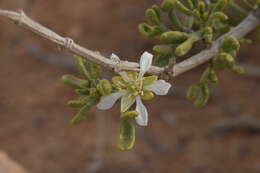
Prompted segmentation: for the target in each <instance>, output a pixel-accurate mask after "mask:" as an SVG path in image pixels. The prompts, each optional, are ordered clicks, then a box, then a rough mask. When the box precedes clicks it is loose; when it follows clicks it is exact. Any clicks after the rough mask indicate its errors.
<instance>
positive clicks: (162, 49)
mask: <svg viewBox="0 0 260 173" xmlns="http://www.w3.org/2000/svg"><path fill="white" fill-rule="evenodd" d="M175 47H176V45H173V44H172V45H171V44H161V45H155V46H154V47H153V51H154V52H156V53H158V54H164V55H165V54H171V53H172V52H173V49H174V48H175Z"/></svg>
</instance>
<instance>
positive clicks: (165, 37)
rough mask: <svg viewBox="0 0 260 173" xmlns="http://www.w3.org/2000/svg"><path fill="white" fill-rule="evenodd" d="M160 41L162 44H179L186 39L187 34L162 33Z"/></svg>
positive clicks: (176, 32) (175, 32) (177, 32)
mask: <svg viewBox="0 0 260 173" xmlns="http://www.w3.org/2000/svg"><path fill="white" fill-rule="evenodd" d="M160 39H161V42H163V43H168V44H169V43H172V44H180V43H183V42H184V41H185V40H187V39H188V34H187V33H185V32H179V31H168V32H165V33H163V34H162V35H161V38H160Z"/></svg>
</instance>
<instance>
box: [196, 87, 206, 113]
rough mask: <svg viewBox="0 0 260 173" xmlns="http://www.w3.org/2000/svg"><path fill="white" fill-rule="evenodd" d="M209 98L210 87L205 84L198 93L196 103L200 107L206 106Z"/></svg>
mask: <svg viewBox="0 0 260 173" xmlns="http://www.w3.org/2000/svg"><path fill="white" fill-rule="evenodd" d="M208 100H209V88H208V86H207V85H203V86H202V87H201V92H200V94H199V95H198V97H197V98H196V100H195V102H194V105H195V106H196V107H198V108H201V107H203V106H205V104H206V103H207V102H208Z"/></svg>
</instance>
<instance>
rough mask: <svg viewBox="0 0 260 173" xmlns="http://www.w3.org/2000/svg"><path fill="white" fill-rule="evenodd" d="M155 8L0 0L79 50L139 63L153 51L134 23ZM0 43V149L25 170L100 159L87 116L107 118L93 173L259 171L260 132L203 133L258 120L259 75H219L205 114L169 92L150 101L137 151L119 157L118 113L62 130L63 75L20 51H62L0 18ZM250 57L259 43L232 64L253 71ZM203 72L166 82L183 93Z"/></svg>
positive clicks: (67, 95) (114, 0)
mask: <svg viewBox="0 0 260 173" xmlns="http://www.w3.org/2000/svg"><path fill="white" fill-rule="evenodd" d="M153 2H156V1H146V0H141V1H140V0H131V1H130V0H125V1H119V0H109V1H106V0H102V1H101V0H99V1H98V0H80V1H75V2H73V1H69V0H55V1H46V0H31V1H30V0H27V1H26V0H20V1H17V0H1V1H0V8H3V9H12V10H16V9H23V8H25V11H27V13H28V15H30V16H31V17H33V18H34V19H36V20H37V21H40V22H41V23H42V24H44V25H47V26H49V27H50V28H52V29H53V30H55V31H57V32H58V33H62V34H63V35H67V36H68V37H71V38H73V39H74V40H75V41H77V42H79V43H80V44H81V45H84V46H86V47H88V48H90V49H93V50H97V49H98V50H100V51H101V52H103V53H104V54H106V55H109V54H110V53H111V52H114V53H117V54H118V55H120V56H121V57H125V58H122V59H127V58H128V59H129V57H135V58H133V60H137V59H138V57H139V56H140V54H141V53H142V51H143V50H144V49H146V50H147V49H148V50H149V49H150V48H151V45H152V42H151V41H149V40H146V39H144V38H143V37H141V36H140V34H139V33H138V31H137V24H138V23H140V22H143V21H144V17H143V13H144V9H145V8H147V7H149V5H151V4H152V3H153ZM28 3H29V5H28ZM30 3H32V4H31V6H30ZM26 4H27V5H26ZM140 16H142V17H140ZM252 36H253V35H252ZM0 38H1V42H0V55H1V63H0V78H1V82H0V149H1V150H4V151H6V152H7V153H8V154H9V155H10V156H11V157H12V158H13V159H15V160H16V161H17V162H19V163H21V164H22V165H23V166H24V167H25V168H27V169H28V170H29V171H31V172H32V173H72V172H73V173H74V172H75V173H81V172H84V170H85V169H86V168H88V169H90V167H91V166H93V163H96V162H95V161H96V160H95V157H97V156H98V155H97V153H96V140H97V138H98V133H97V127H96V120H97V118H96V116H95V115H97V116H101V119H102V121H105V123H104V126H103V128H102V129H103V131H102V133H104V135H105V139H104V145H105V149H104V153H103V155H99V157H98V159H99V161H102V162H100V165H98V168H99V169H98V170H97V172H100V173H101V172H104V173H116V172H124V173H125V172H138V173H139V172H142V173H146V172H147V173H148V172H149V173H168V172H169V173H171V172H176V173H208V172H210V173H223V172H225V173H232V172H236V173H245V172H247V173H259V172H260V148H259V146H260V138H259V131H257V132H254V133H253V132H252V131H245V130H243V129H241V130H234V131H232V132H230V133H227V134H226V135H216V133H214V134H215V135H211V136H209V134H212V132H213V130H212V129H213V127H214V126H215V125H218V124H221V123H222V122H223V121H226V120H233V119H238V118H239V117H244V118H247V119H250V120H251V121H253V122H254V123H257V122H259V123H260V117H259V115H258V113H259V111H260V107H259V102H258V101H259V98H260V92H259V79H256V78H245V77H243V76H239V75H236V74H234V73H231V72H228V71H224V72H221V73H220V76H221V82H220V84H219V86H218V87H217V89H218V90H217V91H219V92H218V93H220V94H217V96H214V97H213V98H212V99H211V100H210V103H209V104H208V105H207V106H206V107H205V108H203V109H196V108H194V107H193V106H192V104H191V103H190V102H189V101H187V100H186V99H185V98H183V97H180V96H179V95H180V94H179V95H178V94H177V92H178V91H176V96H175V95H171V96H167V97H159V98H157V99H155V100H154V101H151V102H148V103H147V106H148V108H149V115H150V124H149V126H148V127H146V128H139V127H138V128H137V139H136V140H137V142H136V146H135V148H134V149H133V150H131V151H128V152H121V151H119V150H117V148H116V145H115V144H116V142H115V141H116V135H117V130H118V121H119V114H118V107H116V108H114V109H112V110H110V111H106V112H100V111H97V110H96V109H95V108H94V109H93V111H92V112H91V113H90V115H89V118H88V121H85V122H83V123H82V124H80V125H77V126H72V125H70V123H69V121H70V119H71V118H72V115H73V114H75V113H76V111H77V110H74V109H71V108H69V107H67V106H66V101H68V100H70V99H73V98H76V97H77V96H76V95H75V94H74V93H73V92H72V90H70V89H68V88H67V87H65V86H64V85H63V84H62V82H61V81H60V77H61V76H62V75H63V74H64V73H68V71H66V70H64V69H61V68H58V67H56V66H54V65H51V64H48V63H45V62H44V61H41V60H39V59H36V58H35V57H34V56H32V55H31V54H30V53H29V52H28V46H31V45H37V46H38V47H41V48H42V49H43V50H45V51H46V52H49V53H54V54H57V55H59V54H60V55H65V54H66V55H68V53H66V52H64V51H59V50H58V48H57V46H56V45H54V44H50V43H49V42H48V41H45V40H43V39H42V38H40V37H38V36H36V35H34V34H32V33H31V32H29V31H28V30H24V29H22V28H20V27H18V26H16V25H13V24H12V23H11V22H10V21H8V20H5V19H0ZM258 54H259V43H258V45H257V43H254V44H253V45H250V46H246V47H244V48H243V50H242V51H241V54H240V59H241V60H242V61H243V62H245V63H250V64H254V65H256V66H260V60H259V58H258ZM201 72H202V68H201V69H196V70H193V71H191V72H189V73H186V74H184V75H181V76H180V77H178V78H176V79H175V80H174V81H173V84H174V85H173V86H174V87H177V88H187V87H188V86H189V85H190V84H191V83H192V82H194V81H196V80H198V78H199V76H200V74H201ZM102 129H101V130H102ZM98 154H100V153H98ZM86 172H87V171H86Z"/></svg>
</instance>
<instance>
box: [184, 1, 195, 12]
mask: <svg viewBox="0 0 260 173" xmlns="http://www.w3.org/2000/svg"><path fill="white" fill-rule="evenodd" d="M184 3H185V5H187V7H188V8H189V9H191V10H192V9H194V4H193V2H192V0H185V1H184Z"/></svg>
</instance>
